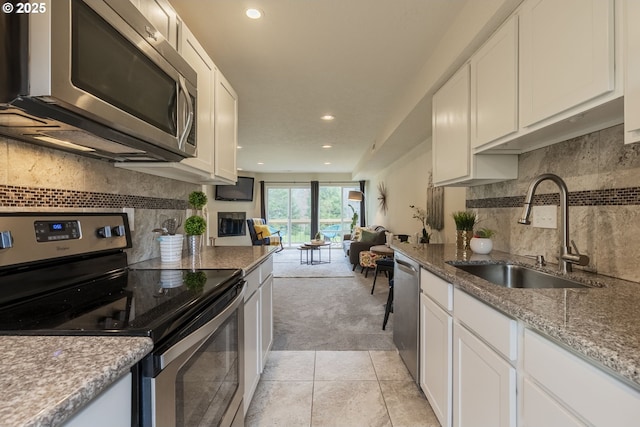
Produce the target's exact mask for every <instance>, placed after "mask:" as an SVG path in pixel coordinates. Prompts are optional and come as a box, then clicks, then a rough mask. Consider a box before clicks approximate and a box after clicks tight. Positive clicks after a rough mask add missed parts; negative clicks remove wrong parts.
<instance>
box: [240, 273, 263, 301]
mask: <svg viewBox="0 0 640 427" xmlns="http://www.w3.org/2000/svg"><path fill="white" fill-rule="evenodd" d="M244 280H246V281H247V292H246V293H245V297H244V298H245V300H247V299H249V297H251V295H253V293H254V292H255V291H257V290H258V288H259V287H260V267H258V268H254V269H253V270H251V272H250V273H249V274H247V275H246V276H244Z"/></svg>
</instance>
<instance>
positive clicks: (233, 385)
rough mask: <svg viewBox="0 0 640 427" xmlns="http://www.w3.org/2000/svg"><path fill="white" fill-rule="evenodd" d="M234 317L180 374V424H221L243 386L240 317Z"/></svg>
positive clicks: (178, 383) (180, 370) (177, 412)
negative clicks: (240, 385) (239, 347)
mask: <svg viewBox="0 0 640 427" xmlns="http://www.w3.org/2000/svg"><path fill="white" fill-rule="evenodd" d="M235 313H236V314H235V315H233V316H231V317H230V318H229V319H228V320H227V321H226V322H225V323H223V325H222V326H221V327H220V328H218V330H217V331H216V332H215V333H214V334H213V335H212V336H211V337H209V339H208V340H207V341H205V342H204V344H203V345H202V346H201V347H200V348H199V349H198V351H196V353H195V354H194V355H193V356H192V357H191V358H190V359H189V360H188V361H187V362H186V363H185V365H184V366H182V367H181V368H180V369H179V371H178V374H177V376H176V384H175V386H176V403H175V404H176V425H177V426H198V425H207V426H217V425H219V424H220V422H221V420H222V417H223V416H224V415H225V412H226V410H227V408H228V407H229V404H230V403H231V400H232V398H233V396H234V395H235V393H236V391H237V390H238V388H239V381H238V378H239V375H238V373H239V368H240V366H239V361H238V317H239V310H236V311H235Z"/></svg>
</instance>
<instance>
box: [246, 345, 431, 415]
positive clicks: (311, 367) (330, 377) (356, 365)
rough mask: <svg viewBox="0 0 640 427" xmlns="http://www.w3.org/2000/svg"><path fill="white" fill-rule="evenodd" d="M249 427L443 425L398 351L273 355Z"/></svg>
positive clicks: (251, 407)
mask: <svg viewBox="0 0 640 427" xmlns="http://www.w3.org/2000/svg"><path fill="white" fill-rule="evenodd" d="M245 426H287V427H289V426H393V427H398V426H426V427H439V426H440V424H438V421H437V419H436V417H435V415H434V413H433V411H432V409H431V407H430V406H429V403H428V402H427V400H426V399H425V397H424V395H423V394H422V393H421V392H420V390H419V389H418V386H417V385H416V383H415V382H413V380H412V378H411V376H410V375H409V372H408V371H407V369H406V367H405V366H404V364H403V363H402V360H401V359H400V356H399V355H398V353H397V351H272V352H270V353H269V357H268V359H267V363H266V366H265V370H264V372H263V374H262V377H261V380H260V383H259V384H258V387H257V389H256V392H255V394H254V397H253V400H252V402H251V405H250V406H249V409H248V411H247V415H246V420H245Z"/></svg>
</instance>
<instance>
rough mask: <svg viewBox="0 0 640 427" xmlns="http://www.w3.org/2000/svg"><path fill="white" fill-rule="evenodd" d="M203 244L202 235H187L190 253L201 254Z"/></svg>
mask: <svg viewBox="0 0 640 427" xmlns="http://www.w3.org/2000/svg"><path fill="white" fill-rule="evenodd" d="M201 245H202V235H197V236H191V235H190V236H187V249H188V250H189V255H200V247H201Z"/></svg>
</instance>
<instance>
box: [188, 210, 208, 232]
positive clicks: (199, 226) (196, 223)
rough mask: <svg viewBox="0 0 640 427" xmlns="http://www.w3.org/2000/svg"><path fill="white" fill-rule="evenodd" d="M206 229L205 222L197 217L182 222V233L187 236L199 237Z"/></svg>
mask: <svg viewBox="0 0 640 427" xmlns="http://www.w3.org/2000/svg"><path fill="white" fill-rule="evenodd" d="M206 229H207V222H206V221H205V220H204V218H202V217H201V216H198V215H193V216H190V217H189V218H187V220H186V221H185V222H184V232H185V233H187V235H189V236H199V235H201V234H203V233H204V231H205V230H206Z"/></svg>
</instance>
